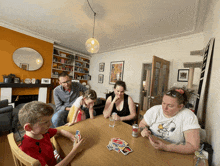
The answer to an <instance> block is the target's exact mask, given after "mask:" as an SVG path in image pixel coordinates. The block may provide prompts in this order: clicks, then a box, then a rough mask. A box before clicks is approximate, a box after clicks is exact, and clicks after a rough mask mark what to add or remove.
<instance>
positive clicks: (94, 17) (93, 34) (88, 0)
mask: <svg viewBox="0 0 220 166" xmlns="http://www.w3.org/2000/svg"><path fill="white" fill-rule="evenodd" d="M87 2H88V4H89V7H90V9H91V10H92V12H93V13H94V26H93V35H92V38H94V32H95V16H96V12H94V10H93V9H92V7H91V5H90V3H89V0H87Z"/></svg>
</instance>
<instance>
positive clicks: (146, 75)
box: [140, 56, 170, 115]
mask: <svg viewBox="0 0 220 166" xmlns="http://www.w3.org/2000/svg"><path fill="white" fill-rule="evenodd" d="M169 67H170V62H169V61H167V60H164V59H162V58H159V57H156V56H153V59H152V63H146V64H143V66H142V79H141V94H140V97H141V98H140V101H141V102H140V105H141V106H140V108H141V110H142V111H141V112H140V114H141V115H143V114H145V112H146V111H147V110H148V109H149V108H150V107H152V106H154V105H158V104H161V103H162V97H163V94H164V92H165V91H167V88H168V80H169Z"/></svg>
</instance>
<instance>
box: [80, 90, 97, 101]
mask: <svg viewBox="0 0 220 166" xmlns="http://www.w3.org/2000/svg"><path fill="white" fill-rule="evenodd" d="M83 97H84V98H86V99H91V100H96V99H97V94H96V92H95V91H94V90H92V89H88V90H86V91H85V92H84V94H83Z"/></svg>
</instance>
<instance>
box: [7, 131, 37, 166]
mask: <svg viewBox="0 0 220 166" xmlns="http://www.w3.org/2000/svg"><path fill="white" fill-rule="evenodd" d="M8 142H9V145H10V148H11V152H12V156H13V159H14V163H15V165H16V166H41V164H40V162H39V160H36V159H34V158H32V157H31V156H29V155H27V154H26V153H24V152H23V151H22V150H21V149H20V148H19V147H18V145H17V143H16V141H15V138H14V133H13V132H12V133H10V134H8Z"/></svg>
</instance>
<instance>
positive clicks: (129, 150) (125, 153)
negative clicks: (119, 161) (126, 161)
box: [121, 146, 133, 155]
mask: <svg viewBox="0 0 220 166" xmlns="http://www.w3.org/2000/svg"><path fill="white" fill-rule="evenodd" d="M131 152H133V150H132V149H131V148H130V147H129V146H127V147H125V148H124V149H123V150H121V153H123V154H124V155H127V154H128V153H131Z"/></svg>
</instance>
